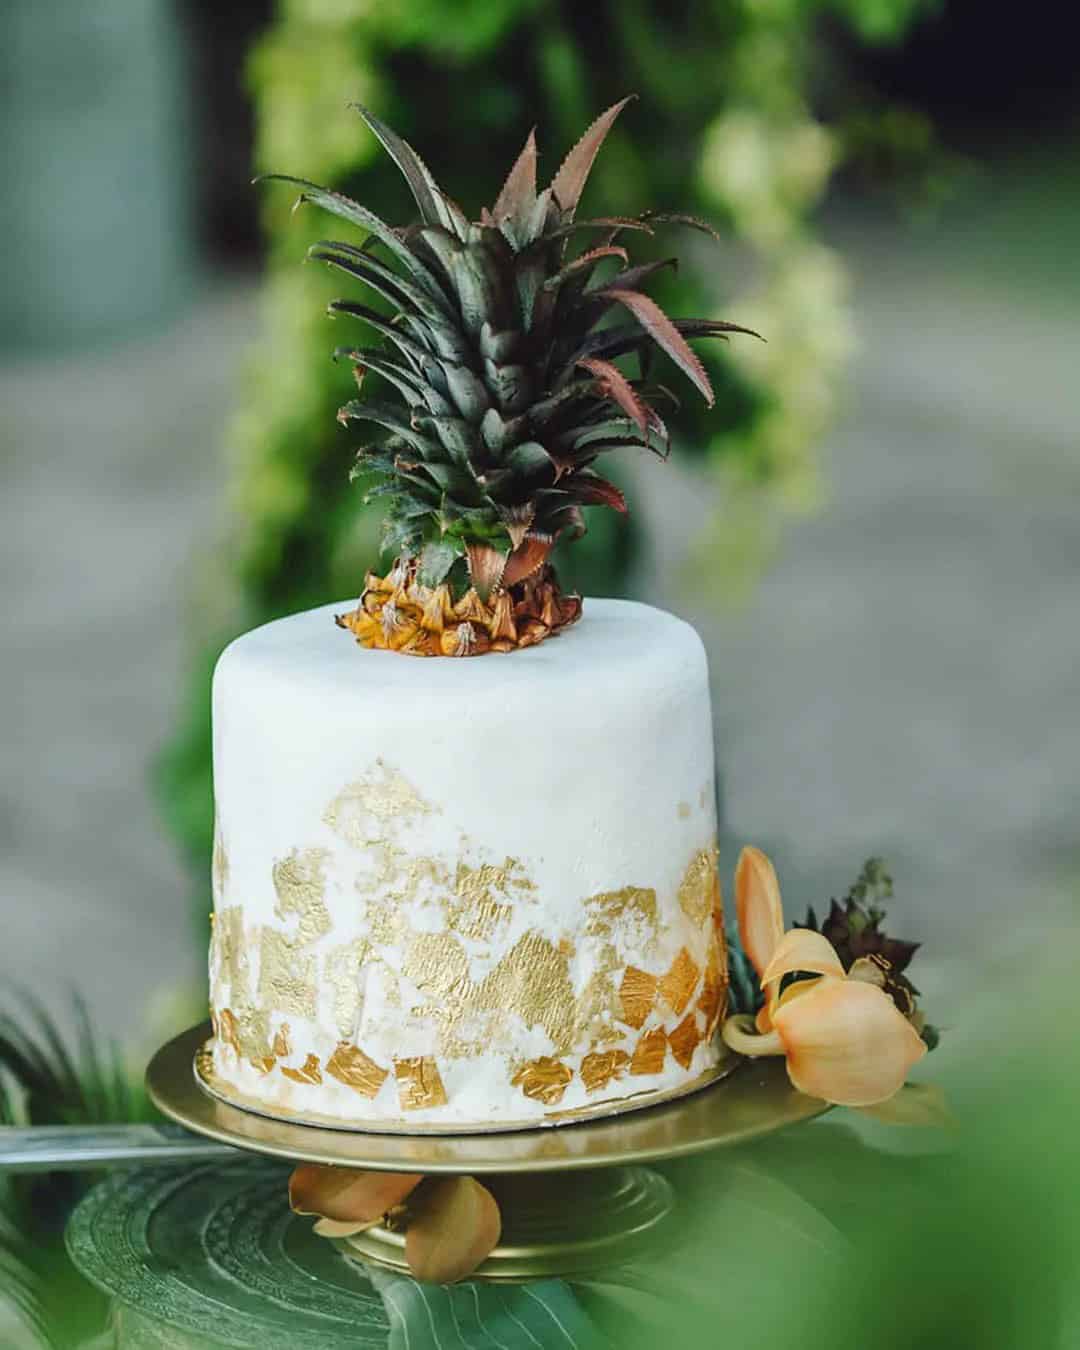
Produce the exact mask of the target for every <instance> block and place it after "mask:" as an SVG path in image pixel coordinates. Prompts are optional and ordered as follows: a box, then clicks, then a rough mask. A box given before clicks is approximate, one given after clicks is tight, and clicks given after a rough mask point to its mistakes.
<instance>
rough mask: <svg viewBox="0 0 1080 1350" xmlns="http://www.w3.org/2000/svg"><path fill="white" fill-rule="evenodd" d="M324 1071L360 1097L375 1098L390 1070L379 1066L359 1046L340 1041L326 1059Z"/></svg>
mask: <svg viewBox="0 0 1080 1350" xmlns="http://www.w3.org/2000/svg"><path fill="white" fill-rule="evenodd" d="M326 1072H327V1073H328V1074H329V1075H330V1077H331V1078H336V1079H337V1080H338V1082H339V1083H344V1084H345V1086H346V1087H350V1088H352V1089H353V1091H354V1092H359V1094H360V1096H361V1097H368V1098H375V1097H377V1096H378V1094H379V1089H380V1088H381V1087H382V1085H383V1083H385V1082H386V1079H387V1077H388V1076H389V1073H390V1070H389V1069H383V1068H381V1067H380V1066H379V1065H378V1064H376V1063H375V1061H374V1060H373V1059H371V1058H369V1056H367V1055H365V1054H364V1052H363V1050H361V1049H360V1047H359V1046H356V1045H349V1044H348V1042H346V1041H342V1042H341V1044H340V1045H338V1046H337V1048H336V1049H335V1050H334V1053H333V1054H332V1055H331V1056H330V1058H329V1059H328V1060H327V1061H326Z"/></svg>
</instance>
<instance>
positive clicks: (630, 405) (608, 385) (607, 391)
mask: <svg viewBox="0 0 1080 1350" xmlns="http://www.w3.org/2000/svg"><path fill="white" fill-rule="evenodd" d="M578 365H579V366H581V367H582V368H583V369H585V370H587V371H589V373H590V374H591V375H594V376H595V377H596V381H597V384H598V385H599V388H600V392H601V394H602V395H603V396H604V397H605V398H609V399H611V401H612V402H613V403H617V404H618V405H619V407H620V408H621V409H622V410H623V412H624V413H626V415H627V417H629V418H630V419H631V420H632V421H634V422H635V423H636V424H637V426H638V427H639V428H640V430H641V434H642V436H643V437H647V436H648V434H649V415H648V412H647V410H646V407H645V404H644V403H643V402H642V400H641V399H640V398H639V397H638V395H637V394H636V393H635V391H634V388H633V386H632V385H631V383H630V381H629V380H628V379H627V378H626V376H625V375H624V374H623V373H622V371H621V370H620V369H619V368H618V366H613V365H612V364H611V362H610V361H603V360H601V359H600V357H598V356H583V357H582V358H581V360H580V361H579V362H578Z"/></svg>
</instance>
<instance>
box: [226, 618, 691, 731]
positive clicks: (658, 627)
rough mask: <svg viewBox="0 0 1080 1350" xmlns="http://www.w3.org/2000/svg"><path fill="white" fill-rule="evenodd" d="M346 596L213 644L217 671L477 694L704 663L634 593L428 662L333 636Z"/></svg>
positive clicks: (682, 625)
mask: <svg viewBox="0 0 1080 1350" xmlns="http://www.w3.org/2000/svg"><path fill="white" fill-rule="evenodd" d="M352 603H353V602H352V601H351V600H347V601H342V602H340V603H338V604H332V605H321V606H319V607H318V608H316V609H309V610H305V611H303V612H301V613H299V614H292V615H289V616H288V617H286V618H283V619H275V620H273V621H272V622H271V623H267V624H263V625H262V626H261V627H259V628H255V629H253V630H252V631H251V632H248V633H245V634H243V635H242V636H241V637H238V638H237V639H236V640H235V641H234V642H232V643H231V644H230V645H229V646H228V647H227V648H226V649H225V651H224V652H223V653H222V656H221V658H220V660H219V663H218V672H219V673H221V672H222V671H225V670H230V671H231V670H236V669H238V668H241V667H242V668H244V669H245V670H247V671H252V672H253V671H256V670H258V671H265V672H266V673H272V674H273V675H274V676H275V677H280V678H283V679H289V680H297V681H301V682H305V683H306V682H308V681H311V682H312V683H313V684H316V685H318V684H325V685H328V686H333V687H334V688H335V689H339V688H340V687H341V685H342V684H343V683H347V684H349V685H351V686H353V687H355V688H359V689H364V688H367V689H370V690H372V691H373V692H374V691H378V695H379V697H380V698H387V697H390V696H391V695H392V694H394V693H397V694H403V695H405V696H409V695H410V694H415V695H419V694H421V693H430V692H431V691H432V690H433V688H437V689H438V691H439V692H444V691H445V692H446V693H448V694H450V693H453V692H455V691H461V692H463V693H467V694H468V695H469V696H470V697H475V698H477V699H482V698H483V697H484V696H485V695H491V696H497V695H499V694H500V693H503V694H505V693H508V692H510V691H512V690H514V689H522V688H528V686H530V685H535V684H536V683H538V682H540V681H543V682H545V683H546V682H548V681H550V680H551V679H556V680H558V679H559V678H560V677H561V676H563V675H565V678H566V680H567V683H568V684H571V685H572V686H573V687H574V689H575V691H577V692H578V693H580V694H582V695H583V694H585V692H586V691H587V690H589V689H590V688H591V687H597V686H603V685H608V684H610V682H611V679H612V674H613V672H619V671H623V672H629V670H631V669H633V671H634V674H635V677H637V678H639V679H640V678H643V677H644V678H646V679H647V678H648V676H649V675H650V673H654V674H655V678H656V679H657V680H658V681H665V682H667V681H671V680H672V679H677V678H678V677H679V674H680V672H681V673H683V674H684V675H686V676H690V677H693V678H697V679H700V677H701V672H702V671H703V669H704V666H705V653H704V648H703V647H702V643H701V639H700V638H699V637H698V635H697V633H696V631H695V630H694V629H693V628H692V627H691V626H690V624H688V623H686V622H685V621H684V620H682V619H679V618H677V617H676V616H675V615H674V614H669V613H668V612H667V611H666V610H662V609H657V608H655V607H654V606H652V605H646V604H642V603H640V602H638V601H634V600H590V602H589V606H588V609H587V610H586V612H585V614H584V615H583V617H582V618H581V620H580V621H579V622H578V623H577V624H575V625H574V626H573V627H572V628H568V629H566V630H565V631H564V632H563V633H562V634H560V636H559V640H558V641H557V642H551V643H543V644H540V645H538V646H535V647H529V648H524V649H522V650H519V651H515V652H513V653H508V654H507V655H506V657H505V659H502V660H496V659H495V657H494V656H493V657H492V659H490V660H487V661H435V662H432V661H419V660H402V659H398V654H397V653H394V652H386V651H377V650H372V649H366V648H357V647H356V646H354V645H353V644H352V643H349V642H343V641H342V640H341V637H342V635H341V633H340V631H339V630H338V629H337V628H336V627H335V626H334V622H333V618H334V615H335V614H340V613H341V612H342V611H343V610H345V609H347V608H348V607H349V606H350V605H351V604H352ZM478 706H479V705H478Z"/></svg>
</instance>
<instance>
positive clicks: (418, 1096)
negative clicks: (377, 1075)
mask: <svg viewBox="0 0 1080 1350" xmlns="http://www.w3.org/2000/svg"><path fill="white" fill-rule="evenodd" d="M394 1076H395V1077H396V1078H397V1085H398V1101H399V1102H400V1104H401V1109H402V1110H403V1111H420V1110H422V1109H423V1108H424V1107H428V1106H445V1105H446V1089H445V1088H444V1087H443V1081H442V1078H441V1076H440V1074H439V1066H438V1065H437V1064H436V1063H435V1060H434V1059H433V1058H432V1056H431V1055H419V1056H416V1057H414V1058H411V1059H395V1060H394Z"/></svg>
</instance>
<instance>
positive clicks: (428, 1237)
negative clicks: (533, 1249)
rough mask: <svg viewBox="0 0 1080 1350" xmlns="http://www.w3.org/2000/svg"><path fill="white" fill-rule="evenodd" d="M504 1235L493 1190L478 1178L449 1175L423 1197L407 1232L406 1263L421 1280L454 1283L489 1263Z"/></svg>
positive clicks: (433, 1185)
mask: <svg viewBox="0 0 1080 1350" xmlns="http://www.w3.org/2000/svg"><path fill="white" fill-rule="evenodd" d="M501 1232H502V1220H501V1218H500V1216H499V1206H498V1205H497V1204H496V1203H495V1197H494V1196H493V1195H492V1194H491V1192H490V1191H489V1190H487V1189H486V1187H484V1186H481V1185H480V1183H479V1182H478V1181H477V1180H476V1178H475V1177H446V1178H444V1179H443V1180H441V1181H436V1182H434V1183H433V1184H432V1185H431V1186H430V1188H428V1189H426V1190H425V1191H424V1192H422V1193H421V1195H420V1196H419V1197H418V1203H417V1206H416V1211H415V1212H414V1213H413V1214H412V1215H411V1216H410V1218H409V1223H408V1227H407V1228H406V1230H405V1259H406V1261H407V1262H408V1263H409V1269H410V1270H411V1271H412V1273H413V1275H415V1276H416V1278H417V1279H418V1280H426V1281H428V1282H429V1283H432V1284H453V1283H454V1282H455V1280H463V1279H464V1278H465V1277H466V1275H471V1274H472V1273H473V1271H474V1270H475V1269H476V1268H477V1266H479V1265H480V1264H481V1263H482V1262H483V1261H485V1260H486V1259H487V1257H488V1256H489V1255H490V1253H491V1250H492V1248H493V1247H494V1246H495V1245H496V1243H497V1242H498V1241H499V1235H500V1233H501Z"/></svg>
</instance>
